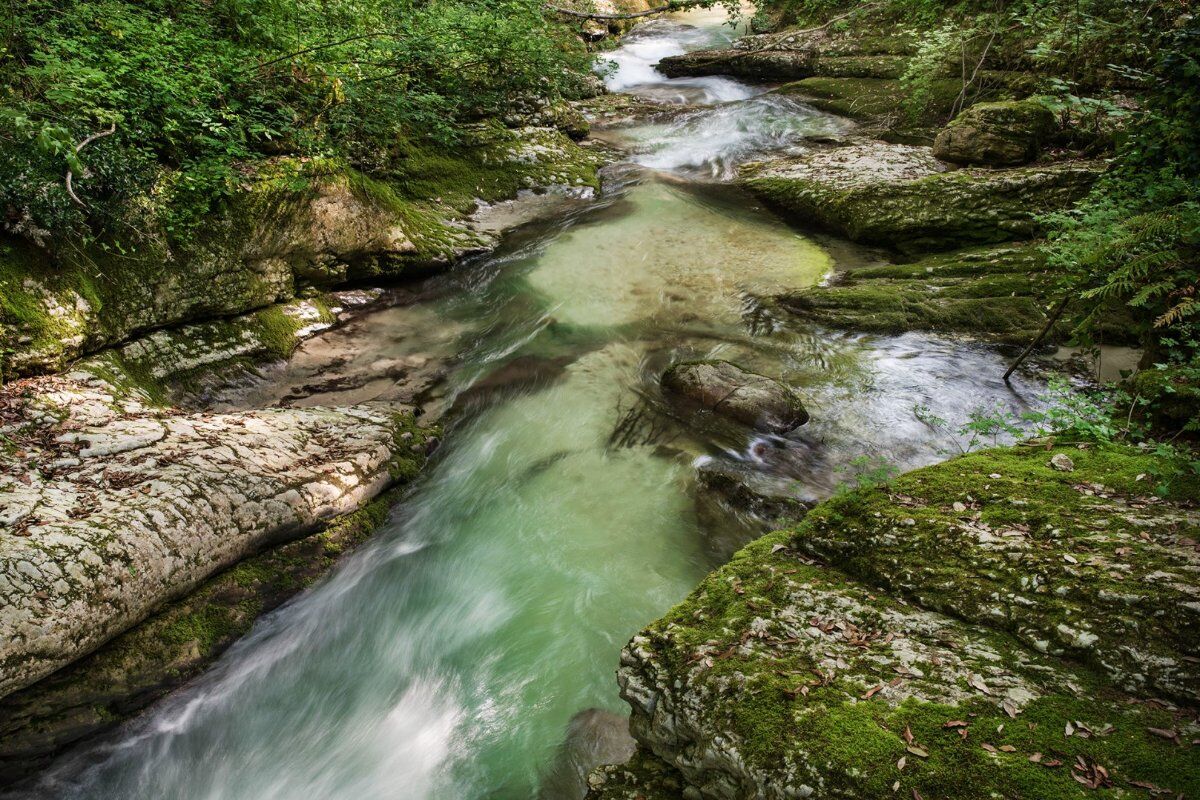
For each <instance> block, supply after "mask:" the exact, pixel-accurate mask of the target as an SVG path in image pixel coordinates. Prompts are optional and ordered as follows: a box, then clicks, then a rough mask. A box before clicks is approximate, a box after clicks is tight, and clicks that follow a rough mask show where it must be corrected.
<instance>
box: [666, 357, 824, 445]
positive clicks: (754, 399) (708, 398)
mask: <svg viewBox="0 0 1200 800" xmlns="http://www.w3.org/2000/svg"><path fill="white" fill-rule="evenodd" d="M662 385H663V389H665V390H666V392H667V393H668V394H669V395H672V396H674V397H675V398H678V399H680V400H683V401H685V403H687V404H690V405H692V406H695V407H699V408H701V409H704V410H707V411H711V412H713V413H714V414H719V415H720V416H723V417H727V418H729V419H732V420H734V421H736V422H740V423H742V424H743V425H749V426H750V427H752V428H755V429H756V430H761V431H767V432H771V433H786V432H787V431H790V430H792V429H794V428H797V427H799V426H800V425H803V424H804V423H805V422H808V412H807V411H806V410H805V408H804V404H803V402H801V400H800V398H799V397H798V396H797V395H796V393H795V392H793V391H792V390H791V389H790V388H788V387H787V386H785V385H784V384H782V383H780V382H779V381H777V380H774V379H773V378H768V377H766V376H765V375H758V374H756V373H753V372H747V371H746V370H744V369H742V368H741V367H739V366H737V365H736V364H731V363H730V362H728V361H690V362H685V363H682V364H676V365H675V366H673V367H671V368H670V369H669V370H667V371H666V373H665V374H664V375H663V378H662Z"/></svg>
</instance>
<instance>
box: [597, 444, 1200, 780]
mask: <svg viewBox="0 0 1200 800" xmlns="http://www.w3.org/2000/svg"><path fill="white" fill-rule="evenodd" d="M1068 460H1069V462H1070V469H1066V468H1065V467H1066V464H1067V463H1068ZM1152 461H1153V459H1152V458H1150V457H1147V456H1145V455H1143V454H1142V453H1140V452H1139V451H1138V450H1136V449H1134V448H1124V447H1116V446H1109V447H1094V448H1092V449H1088V450H1080V449H1078V448H1076V447H1070V448H1064V447H1058V448H1053V447H1051V448H1049V449H1047V448H1046V447H1021V448H1013V449H1009V450H997V451H989V452H983V453H978V454H973V455H970V456H966V457H962V458H958V459H953V460H951V461H948V462H946V463H944V464H940V465H937V466H934V467H929V468H926V469H923V470H918V471H916V472H912V473H908V474H907V475H904V476H901V477H900V478H898V479H896V480H894V481H893V482H891V483H890V484H888V485H886V486H882V487H871V488H864V489H858V490H855V491H852V492H848V493H845V494H842V495H839V496H837V497H835V498H834V499H832V500H829V501H826V502H825V503H822V504H820V505H818V506H817V507H816V508H815V509H813V510H812V511H810V512H809V514H808V516H807V517H806V518H805V519H804V520H803V521H802V522H801V523H799V524H798V525H797V526H795V527H794V528H793V529H791V530H785V531H780V532H777V533H773V534H769V535H768V536H765V537H763V538H761V539H759V540H757V541H756V542H754V543H753V544H751V545H749V546H748V547H746V548H744V549H743V550H741V551H740V552H739V553H738V554H737V555H735V556H734V558H733V559H732V561H730V562H729V563H728V564H727V565H726V566H724V567H722V568H721V569H719V570H717V571H716V572H714V573H713V574H711V575H710V576H709V577H708V578H706V579H705V581H704V582H703V583H702V584H701V585H700V586H699V587H698V588H697V589H696V590H695V591H694V592H693V593H692V595H691V596H690V597H688V598H687V599H686V600H685V601H684V602H683V603H682V604H680V605H679V606H677V607H676V608H675V609H673V610H672V611H670V612H669V613H668V614H667V615H666V616H665V617H664V618H663V619H661V620H659V621H658V622H655V623H654V624H652V625H651V626H649V627H648V628H647V629H646V630H644V631H643V632H641V633H640V634H638V635H637V636H635V637H634V638H633V640H632V641H631V642H630V643H629V645H628V646H627V647H626V648H625V650H624V652H623V654H622V657H621V663H620V667H619V669H618V682H619V684H620V686H621V693H622V696H623V697H624V698H625V699H626V700H627V701H628V702H629V704H630V706H631V708H632V712H633V714H632V720H631V730H632V732H633V734H634V738H635V739H637V741H638V752H637V753H636V754H635V756H634V757H633V758H632V759H631V760H630V761H629V762H628V763H627V764H626V765H624V766H621V767H610V768H605V769H603V770H598V771H597V772H595V773H593V775H592V779H591V780H592V787H593V788H592V793H591V795H590V797H591V798H592V799H593V800H618V798H622V799H623V798H635V797H646V798H672V800H675V799H676V798H680V797H688V798H705V799H706V800H742V799H743V798H771V799H772V800H783V799H784V798H789V799H790V798H804V797H813V798H818V797H846V798H851V797H852V798H859V799H860V800H884V798H889V799H890V798H897V797H902V798H929V799H930V800H933V798H954V800H985V798H987V799H989V800H990V799H992V798H1006V799H1009V800H1013V799H1020V800H1032V798H1038V799H1039V800H1061V799H1062V798H1085V797H1101V798H1103V797H1139V796H1156V795H1161V796H1165V797H1176V796H1183V797H1191V796H1196V795H1198V794H1200V748H1197V747H1196V746H1195V745H1194V741H1195V740H1196V739H1197V738H1198V737H1200V721H1198V713H1200V712H1198V709H1197V700H1198V694H1197V689H1198V688H1200V682H1198V679H1200V663H1198V662H1197V658H1196V656H1197V653H1198V652H1200V651H1198V645H1200V642H1198V641H1197V633H1196V631H1197V630H1198V627H1197V623H1198V622H1200V620H1198V619H1196V616H1197V614H1200V551H1198V550H1197V544H1196V543H1197V541H1200V515H1198V514H1197V511H1196V509H1195V508H1194V506H1192V505H1190V503H1189V501H1188V499H1187V498H1189V497H1191V498H1194V497H1195V496H1196V494H1197V492H1200V486H1198V485H1197V483H1196V479H1195V478H1194V477H1192V478H1191V479H1188V478H1186V477H1185V478H1182V479H1181V480H1179V481H1177V482H1176V483H1175V484H1173V486H1172V490H1171V494H1170V496H1169V498H1168V499H1159V498H1156V497H1155V496H1154V495H1152V494H1150V492H1151V489H1152V487H1151V486H1150V485H1149V482H1148V481H1146V480H1145V479H1144V473H1146V472H1148V471H1149V469H1150V465H1151V463H1152ZM1189 480H1190V482H1189ZM1170 498H1173V499H1170ZM818 559H819V560H818ZM1145 792H1149V793H1150V794H1149V795H1147V794H1144V793H1145Z"/></svg>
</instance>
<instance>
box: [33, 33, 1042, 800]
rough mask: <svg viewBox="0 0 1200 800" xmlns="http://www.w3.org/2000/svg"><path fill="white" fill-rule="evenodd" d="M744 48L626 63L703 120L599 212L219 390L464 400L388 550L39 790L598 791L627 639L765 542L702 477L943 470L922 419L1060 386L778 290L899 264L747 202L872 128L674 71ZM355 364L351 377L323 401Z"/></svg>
mask: <svg viewBox="0 0 1200 800" xmlns="http://www.w3.org/2000/svg"><path fill="white" fill-rule="evenodd" d="M729 35H730V31H729V29H728V27H726V26H723V24H722V20H721V19H720V18H719V17H715V16H713V15H711V14H692V15H690V16H676V17H673V18H670V19H665V20H660V21H656V22H653V23H649V24H647V25H644V26H642V27H641V28H639V29H637V30H636V31H635V32H634V33H633V34H632V35H630V36H629V37H628V38H627V39H626V40H625V42H624V43H623V44H622V46H621V47H620V48H619V49H618V50H616V51H615V52H614V53H613V54H612V59H613V61H615V63H616V65H617V68H616V70H615V71H614V72H612V73H610V74H609V75H608V76H607V80H608V82H609V85H610V87H612V88H613V89H614V90H618V91H626V92H632V93H636V94H640V95H642V96H644V97H645V98H649V99H653V100H655V101H658V102H662V103H664V104H674V105H675V106H676V111H677V113H673V114H664V115H661V116H660V117H657V118H655V119H653V120H650V121H644V122H640V123H635V124H633V125H630V126H627V127H625V128H623V129H620V130H612V131H607V132H603V133H602V135H604V136H605V137H606V138H608V139H609V140H610V141H614V142H618V143H621V144H622V145H624V146H625V147H627V148H628V152H629V153H630V156H629V159H628V163H625V164H623V165H618V166H616V167H614V168H612V170H611V174H610V176H609V186H608V187H607V190H606V192H605V193H604V195H603V198H602V199H601V200H599V201H597V202H594V203H591V204H589V205H588V207H587V208H585V209H577V210H576V211H575V212H573V213H571V214H568V215H565V216H563V217H562V218H560V219H557V220H555V221H553V222H551V223H545V224H542V225H540V226H535V227H533V228H530V229H528V230H527V231H525V232H524V233H522V234H521V235H518V236H515V237H514V238H513V239H512V240H511V241H510V242H509V244H507V245H506V247H505V248H504V249H503V250H502V251H501V252H500V253H498V254H496V255H494V256H492V257H489V258H487V259H485V260H482V261H479V262H477V263H475V264H472V265H470V266H468V267H465V268H463V269H460V270H457V271H455V272H454V273H453V274H451V275H449V276H443V277H442V278H440V279H438V281H435V286H436V289H437V291H434V292H433V293H432V299H428V300H424V301H422V302H417V303H405V304H399V305H395V306H392V307H389V308H385V309H383V310H380V311H376V312H374V313H371V314H368V315H366V316H363V317H361V318H360V319H358V320H356V321H355V322H354V323H353V324H351V325H350V326H348V327H346V328H344V329H341V330H338V331H334V332H331V333H328V334H326V335H325V336H323V337H320V338H318V339H316V340H313V341H312V342H310V343H308V345H306V346H305V348H304V349H303V350H302V351H301V352H300V353H299V354H298V356H297V357H296V358H295V359H293V360H292V361H291V362H289V363H288V364H286V365H280V366H279V367H277V368H274V370H273V371H272V370H268V371H267V372H265V373H264V375H265V378H266V380H265V381H263V382H260V383H259V384H258V385H256V386H253V387H250V388H249V389H247V388H245V387H243V388H242V389H240V390H239V391H240V392H241V394H240V395H238V396H236V397H225V398H224V399H223V400H222V401H221V402H223V403H225V404H234V405H236V404H237V402H239V401H240V402H243V403H248V404H253V403H274V402H325V403H331V402H358V401H363V400H373V399H380V400H389V399H391V400H395V399H397V396H396V393H395V389H394V387H395V386H396V385H397V384H396V381H395V380H393V379H392V377H390V376H392V375H393V374H394V373H395V371H397V370H399V371H400V372H404V371H405V370H412V369H421V368H423V367H424V365H427V364H431V363H446V362H447V360H448V359H449V363H450V364H451V365H452V368H451V369H450V371H449V374H448V375H447V376H446V377H445V380H444V381H443V382H442V383H441V385H440V388H439V389H437V390H436V391H434V392H431V393H430V394H429V395H428V396H426V397H423V398H415V399H414V398H411V397H407V398H400V399H407V400H415V401H416V402H423V403H428V404H435V403H436V404H439V405H440V407H444V408H451V409H452V410H451V413H450V414H449V415H448V416H447V417H446V419H447V421H448V425H447V428H448V429H447V435H446V444H445V445H444V446H443V447H442V449H441V451H440V452H439V453H438V454H437V455H436V457H435V459H434V461H433V463H432V464H431V465H430V467H429V469H428V470H427V471H426V474H425V475H424V476H423V477H422V478H421V479H420V480H419V481H418V483H417V484H416V485H415V486H414V487H413V489H412V491H411V492H410V493H409V494H408V495H407V497H406V499H405V500H404V501H403V502H402V503H400V504H399V505H398V506H397V507H396V508H395V509H394V510H393V513H392V515H391V518H390V520H389V521H388V523H387V524H386V525H385V526H384V528H383V529H382V530H381V531H380V532H379V533H378V534H377V535H376V536H375V537H374V538H373V539H372V541H371V542H370V543H369V544H367V545H365V546H364V547H363V548H361V549H360V550H359V551H358V552H357V553H355V554H354V555H353V556H351V557H350V558H348V559H347V560H346V561H344V562H343V563H342V564H341V565H340V566H339V567H338V568H337V569H336V570H335V571H334V572H333V573H332V574H331V575H329V576H328V577H327V578H326V579H325V580H324V581H322V582H321V583H320V584H319V585H317V586H316V587H315V588H313V589H312V590H311V591H309V592H307V593H305V594H303V595H302V596H300V597H298V598H296V599H295V600H294V601H293V602H291V603H289V604H287V605H285V606H284V607H282V608H281V609H279V610H277V611H276V612H275V613H273V614H271V615H269V616H267V617H265V618H263V619H261V620H260V621H259V622H258V624H257V625H256V626H255V628H254V630H253V632H252V633H251V634H250V635H249V636H247V637H245V638H244V639H243V640H241V641H240V642H238V643H237V644H236V645H235V646H234V647H233V648H231V649H230V650H229V651H228V652H227V653H226V654H225V655H224V656H223V657H222V658H221V659H220V661H219V662H218V663H217V665H216V666H215V667H214V668H213V669H212V670H210V671H209V672H208V673H207V674H206V675H205V676H204V677H203V678H202V679H200V680H198V681H196V682H195V683H194V684H193V685H191V686H189V687H187V688H186V689H184V690H182V691H180V692H177V693H175V694H174V695H172V696H171V697H169V698H167V699H166V700H165V701H163V702H161V703H159V704H158V705H157V706H156V707H155V708H153V709H152V710H151V711H150V712H148V713H146V714H144V715H142V717H140V718H139V719H137V720H135V721H133V722H132V723H130V724H128V725H126V726H125V727H123V728H122V729H121V730H120V731H119V733H118V735H116V736H113V737H110V738H109V739H107V740H105V741H103V742H100V743H98V744H94V745H91V746H89V747H87V748H85V749H84V750H82V751H81V752H78V753H75V754H72V755H69V756H67V757H65V758H64V759H62V760H61V761H60V763H59V764H58V765H56V766H55V767H54V768H52V769H51V770H49V771H48V772H47V773H46V774H45V775H44V776H43V777H42V778H41V779H40V781H39V783H38V784H37V785H36V786H35V787H34V788H33V789H32V790H30V793H29V796H31V797H71V798H113V800H131V799H132V798H147V799H152V800H234V799H235V798H237V799H242V798H244V799H245V800H294V798H312V800H326V799H328V800H338V799H345V800H382V799H383V798H389V799H395V798H405V799H407V798H439V799H440V798H446V799H447V800H449V799H451V798H453V799H454V800H467V799H469V798H504V799H506V798H531V797H537V796H539V794H540V796H541V797H544V798H560V797H563V798H565V797H579V796H581V793H582V789H581V788H580V785H579V783H578V780H577V779H576V778H577V776H575V775H569V776H568V779H566V780H562V775H561V774H556V773H555V772H554V771H555V769H556V767H555V764H556V759H559V758H560V757H561V746H562V742H563V740H564V736H566V735H567V732H568V729H569V726H570V724H571V720H572V719H573V718H576V719H577V720H578V719H580V718H579V717H577V715H579V714H580V713H581V712H587V711H588V710H589V709H600V710H602V711H606V712H616V713H617V714H623V713H624V711H625V709H624V705H623V703H622V701H621V700H620V699H619V697H618V696H617V687H616V683H615V680H614V670H615V668H616V665H617V661H618V657H619V652H620V648H621V647H622V645H623V644H624V643H625V642H626V641H627V640H628V639H629V637H630V636H631V635H632V634H633V633H635V632H636V631H637V630H638V629H639V628H640V627H642V626H644V625H645V624H647V623H648V622H650V621H652V620H653V619H655V618H656V617H658V616H660V615H661V614H662V613H663V612H664V611H666V610H667V609H668V608H669V607H670V606H671V605H673V604H674V603H676V602H678V601H680V600H681V599H682V598H683V597H684V596H685V595H686V594H687V593H688V591H690V590H691V588H692V587H693V586H695V584H696V583H697V582H698V581H699V580H700V578H701V577H702V576H703V575H704V574H705V573H706V572H707V571H708V570H710V569H712V568H713V567H714V566H716V565H717V564H718V563H720V561H721V559H722V558H724V557H726V556H727V555H728V552H729V549H730V547H731V546H733V545H734V544H736V543H737V542H736V541H734V542H732V543H731V542H730V541H728V539H729V538H730V537H733V538H734V539H738V537H739V536H740V535H741V534H739V533H738V532H737V531H736V530H735V528H734V527H730V528H729V529H727V530H726V529H722V526H721V523H720V522H716V523H714V522H713V521H712V520H705V519H702V518H701V516H702V515H700V514H698V513H697V505H696V502H695V498H696V495H697V492H698V491H699V490H698V489H697V486H696V480H695V475H696V470H697V466H698V465H703V464H704V463H706V462H707V463H713V462H723V463H727V464H732V465H737V466H738V467H739V468H742V469H747V470H752V471H757V472H759V473H762V474H764V475H767V476H770V477H771V478H772V479H774V480H778V481H783V482H785V483H786V484H787V485H790V486H791V487H793V488H794V492H795V494H796V495H797V496H800V497H806V498H812V497H820V496H823V495H827V494H828V493H829V492H830V491H831V490H832V489H833V488H834V487H835V486H836V485H837V484H838V483H840V482H842V481H845V480H848V479H849V476H850V474H851V472H852V471H853V468H854V467H853V465H854V464H857V463H861V459H863V458H879V459H883V460H886V461H887V462H888V463H890V464H893V465H895V466H897V467H913V466H918V465H921V464H925V463H930V462H932V461H935V460H937V459H939V458H941V457H943V455H944V453H945V452H946V450H947V448H952V447H953V442H952V441H951V439H952V437H951V436H950V435H948V434H946V433H944V432H939V431H936V430H933V429H931V428H929V427H928V426H926V425H925V424H923V423H922V422H920V421H919V420H918V419H916V417H915V416H914V414H913V408H914V406H915V405H917V404H921V405H925V406H928V407H929V408H930V410H931V412H932V413H934V414H937V415H939V416H942V417H946V418H947V419H950V420H959V419H961V418H962V416H963V413H964V411H965V410H966V409H969V408H971V407H973V406H979V405H987V406H990V405H994V404H1003V405H1006V406H1008V407H1013V408H1020V407H1021V406H1023V405H1024V404H1027V403H1029V402H1032V399H1031V398H1032V397H1033V396H1034V394H1036V392H1037V390H1038V387H1037V386H1032V385H1027V384H1023V383H1020V382H1018V383H1017V384H1016V385H1015V387H1007V386H1006V385H1005V384H1004V383H1003V382H1001V381H1000V379H999V375H1000V374H1001V373H1002V372H1003V360H1002V358H1001V357H1000V356H999V355H998V354H996V353H995V352H993V351H992V350H990V349H988V348H986V347H983V346H977V345H972V344H968V343H964V342H959V341H954V340H950V339H943V338H937V337H931V336H918V335H906V336H901V337H865V336H853V335H846V334H838V333H831V332H828V331H821V330H810V329H807V328H805V327H804V326H803V325H802V324H801V323H799V322H797V321H795V320H781V319H778V318H776V317H775V316H774V315H772V314H771V313H770V312H769V311H767V310H766V309H764V308H763V306H762V305H761V304H759V303H758V302H757V301H756V298H757V297H760V296H765V295H769V294H771V293H773V292H778V291H780V290H783V289H788V288H798V287H803V286H808V285H812V284H815V283H817V282H818V281H820V280H822V279H823V277H825V276H826V275H827V274H828V273H829V271H830V270H832V269H835V268H845V267H847V266H851V267H852V266H854V265H855V264H861V263H869V262H870V261H872V260H873V259H875V258H876V257H877V256H876V255H875V254H872V253H870V252H866V251H861V250H858V249H856V248H853V247H851V246H849V245H846V244H844V243H838V242H835V241H832V240H829V239H825V238H814V237H813V236H809V235H806V234H803V233H800V232H798V231H796V230H795V229H793V228H791V227H789V226H788V225H786V224H784V223H783V222H782V221H780V220H778V219H777V218H775V217H774V216H773V215H772V214H770V213H769V212H768V211H766V210H764V209H763V208H761V207H760V206H758V205H757V204H756V203H755V202H754V201H753V200H752V199H751V198H749V197H747V196H745V195H743V194H741V193H740V192H738V191H736V190H735V189H734V188H733V187H731V186H730V185H729V184H728V183H727V182H724V181H723V179H724V178H726V177H728V176H729V174H730V170H731V169H732V168H733V167H734V166H735V165H736V164H737V162H739V161H740V160H744V159H745V158H748V157H750V156H752V155H756V154H760V153H762V152H763V151H766V150H781V149H795V148H803V147H805V146H806V145H805V142H806V140H807V139H808V138H809V137H814V136H815V137H830V136H835V137H836V136H840V135H843V134H844V133H845V132H846V131H847V130H848V127H847V126H848V123H845V122H844V121H842V120H838V119H836V118H833V117H830V116H827V115H824V114H821V113H819V112H816V111H814V110H813V109H811V108H808V107H806V106H803V105H802V104H800V103H796V102H794V101H791V100H787V99H783V98H778V97H775V96H773V95H771V94H769V93H764V92H763V90H762V89H760V88H753V87H750V86H747V85H744V84H742V83H739V82H737V81H734V80H730V79H726V78H703V79H682V80H668V79H665V78H664V77H663V76H661V75H660V74H658V73H657V72H655V71H654V69H653V64H654V63H655V62H656V61H657V60H658V59H659V58H661V57H662V56H664V55H669V54H671V53H677V52H682V51H683V50H685V49H690V48H695V47H702V46H711V45H712V44H714V43H717V42H719V41H720V40H721V39H723V38H727V37H728V36H729ZM331 354H332V355H331ZM695 357H722V358H728V359H731V360H733V361H735V362H738V363H740V364H742V365H743V366H745V367H747V368H749V369H754V370H757V371H761V372H764V373H767V374H771V375H775V376H777V377H780V378H781V379H783V380H785V381H786V382H788V383H790V384H791V385H793V386H795V387H797V388H798V390H799V391H801V392H802V393H803V395H804V397H805V400H806V403H807V405H808V407H809V410H810V412H811V413H812V417H813V420H812V422H810V423H809V424H808V425H806V426H804V427H802V428H800V429H798V430H797V431H795V432H793V433H791V434H788V435H787V436H772V437H754V436H750V435H748V434H739V433H736V432H733V433H731V432H730V431H728V430H725V429H714V430H712V431H705V430H697V429H695V428H693V427H691V426H683V425H679V424H677V423H676V422H675V421H674V420H673V418H672V417H671V416H670V415H669V413H668V412H667V410H666V409H665V408H664V407H662V406H661V404H660V401H659V400H658V392H657V378H658V375H659V374H660V373H661V370H662V369H663V368H664V367H665V366H666V365H668V364H669V363H671V362H672V361H676V360H680V359H684V358H695ZM327 372H328V373H329V374H333V373H336V375H337V376H338V379H337V380H334V381H332V383H331V384H330V385H327V386H324V388H322V387H321V386H320V385H318V386H317V387H316V388H315V389H314V388H312V387H311V386H310V388H309V390H308V391H306V392H299V393H297V389H298V387H301V386H304V385H309V384H312V383H313V382H314V381H316V382H318V383H319V381H320V379H321V378H322V377H323V376H324V377H328V374H327ZM356 376H357V378H356ZM354 378H356V379H354ZM731 526H732V523H731ZM738 540H739V541H740V539H738ZM592 713H593V715H594V716H593V717H588V719H597V720H600V722H601V724H611V722H612V720H615V719H618V718H617V717H616V716H613V715H611V714H599V715H598V716H596V714H597V712H592ZM560 766H561V765H560ZM568 771H569V770H568Z"/></svg>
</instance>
